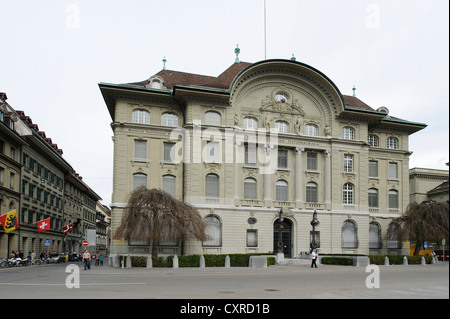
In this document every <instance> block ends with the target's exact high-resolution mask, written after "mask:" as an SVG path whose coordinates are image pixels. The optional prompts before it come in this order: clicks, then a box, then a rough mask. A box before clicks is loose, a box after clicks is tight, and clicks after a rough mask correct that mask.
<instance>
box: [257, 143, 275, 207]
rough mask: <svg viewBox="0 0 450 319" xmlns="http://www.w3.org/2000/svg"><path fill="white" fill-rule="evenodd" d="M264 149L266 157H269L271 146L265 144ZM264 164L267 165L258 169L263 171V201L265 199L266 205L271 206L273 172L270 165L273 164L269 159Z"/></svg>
mask: <svg viewBox="0 0 450 319" xmlns="http://www.w3.org/2000/svg"><path fill="white" fill-rule="evenodd" d="M265 151H266V158H270V156H271V148H270V147H269V146H266V148H265ZM265 164H266V165H268V166H266V167H263V168H262V169H260V171H261V172H263V174H264V201H265V206H266V207H272V191H273V185H272V182H273V181H272V175H273V173H272V170H271V167H272V165H274V164H273V163H271V161H270V160H269V162H268V163H265Z"/></svg>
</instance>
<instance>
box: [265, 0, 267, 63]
mask: <svg viewBox="0 0 450 319" xmlns="http://www.w3.org/2000/svg"><path fill="white" fill-rule="evenodd" d="M266 25H267V21H266V0H264V60H267V29H266Z"/></svg>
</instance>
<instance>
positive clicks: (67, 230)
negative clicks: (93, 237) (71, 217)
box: [63, 224, 73, 235]
mask: <svg viewBox="0 0 450 319" xmlns="http://www.w3.org/2000/svg"><path fill="white" fill-rule="evenodd" d="M72 227H73V224H69V225H66V226H64V227H63V232H64V235H67V233H70V232H72Z"/></svg>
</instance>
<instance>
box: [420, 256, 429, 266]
mask: <svg viewBox="0 0 450 319" xmlns="http://www.w3.org/2000/svg"><path fill="white" fill-rule="evenodd" d="M420 264H421V265H422V266H425V265H426V264H427V263H426V261H425V257H423V256H422V258H420Z"/></svg>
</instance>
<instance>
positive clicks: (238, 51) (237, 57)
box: [234, 44, 241, 63]
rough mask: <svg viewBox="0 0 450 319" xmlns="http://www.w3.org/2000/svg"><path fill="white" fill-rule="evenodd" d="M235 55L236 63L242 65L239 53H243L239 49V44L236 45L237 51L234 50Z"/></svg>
mask: <svg viewBox="0 0 450 319" xmlns="http://www.w3.org/2000/svg"><path fill="white" fill-rule="evenodd" d="M234 53H236V60H235V62H236V63H240V62H239V53H241V49H239V45H238V44H236V49H234Z"/></svg>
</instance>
